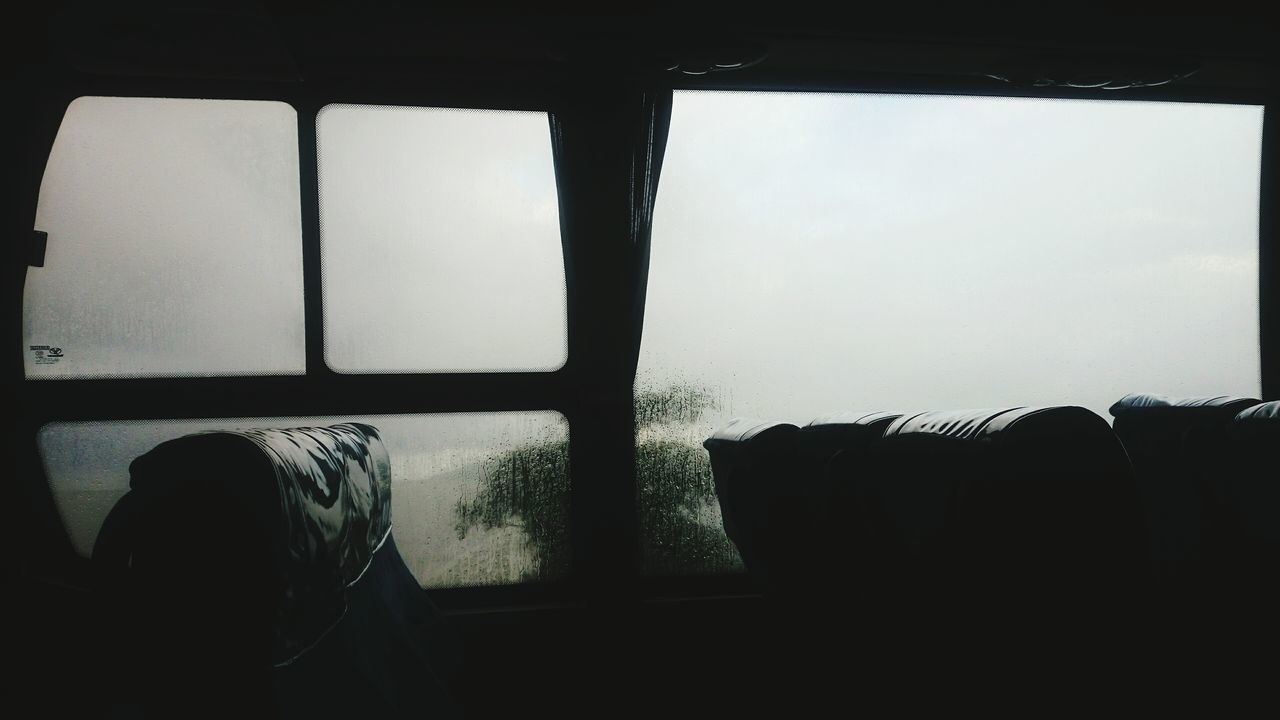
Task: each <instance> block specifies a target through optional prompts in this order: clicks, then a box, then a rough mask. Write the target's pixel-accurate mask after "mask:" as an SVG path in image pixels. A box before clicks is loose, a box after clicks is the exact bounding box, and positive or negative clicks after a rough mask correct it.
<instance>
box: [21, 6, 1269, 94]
mask: <svg viewBox="0 0 1280 720" xmlns="http://www.w3.org/2000/svg"><path fill="white" fill-rule="evenodd" d="M465 7H466V8H468V9H466V10H458V9H455V8H450V7H448V6H447V5H437V6H431V8H432V9H423V8H422V6H421V5H420V4H419V5H414V4H410V3H397V2H372V3H369V2H365V3H354V2H348V3H327V4H318V5H307V4H302V3H284V2H230V3H225V2H224V3H210V2H204V3H200V2H177V3H168V4H166V5H164V6H163V7H148V6H147V5H143V4H137V3H132V4H130V3H124V4H119V3H117V4H114V5H112V6H111V7H110V8H105V7H103V6H102V5H101V4H99V3H83V2H76V3H61V4H58V3H55V4H53V6H51V7H49V8H46V9H45V11H44V13H43V15H42V16H39V15H38V16H36V17H33V18H32V19H31V20H29V21H28V23H27V24H25V25H21V26H20V27H13V26H11V30H17V31H18V32H19V33H20V34H21V35H22V36H23V39H24V41H25V45H26V49H25V50H24V51H23V53H24V58H25V59H26V60H28V61H34V62H35V63H37V64H39V65H42V66H44V67H47V68H52V69H53V71H54V72H58V73H66V74H68V75H77V74H79V75H85V76H104V75H105V76H119V77H139V78H171V79H172V78H189V79H200V80H233V81H249V82H258V83H263V82H265V83H276V82H280V83H296V82H307V83H325V82H360V83H365V82H367V83H406V82H408V83H413V82H433V81H439V80H441V79H450V80H452V81H455V82H457V81H460V80H466V81H478V82H486V81H489V80H492V81H493V82H497V83H499V84H501V83H504V82H505V83H524V82H552V83H554V82H557V81H560V80H564V79H571V78H574V77H595V78H598V77H602V76H607V75H609V74H611V73H626V72H654V73H660V74H661V73H666V74H669V75H670V76H671V77H672V78H673V79H674V81H675V82H676V84H677V85H687V86H698V85H718V86H723V85H734V86H741V87H850V88H855V87H902V88H912V87H919V88H921V89H940V90H943V91H945V90H956V91H978V92H1000V91H1001V89H1008V88H1015V89H1016V88H1032V87H1037V86H1075V87H1086V88H1094V87H1098V86H1100V85H1103V84H1107V83H1109V84H1110V85H1111V86H1113V87H1115V86H1120V87H1129V86H1145V85H1153V84H1164V83H1168V82H1169V81H1171V80H1176V82H1174V83H1172V85H1171V86H1170V87H1169V88H1166V90H1172V88H1173V87H1176V88H1177V89H1178V92H1185V93H1187V94H1189V95H1207V96H1210V97H1212V96H1214V95H1223V96H1231V95H1239V94H1242V93H1243V94H1246V95H1248V94H1263V93H1267V92H1269V91H1270V90H1272V89H1274V88H1276V87H1277V84H1278V82H1280V72H1278V70H1277V67H1278V65H1280V53H1278V52H1277V48H1278V47H1280V43H1277V39H1278V35H1280V33H1278V32H1277V25H1276V23H1275V22H1268V21H1259V20H1254V19H1239V18H1235V19H1232V18H1189V17H1181V18H1171V17H1165V18H1142V17H1117V16H1099V15H1084V14H1082V15H1081V16H1079V17H1077V18H1072V19H1062V18H1057V19H1054V20H1052V21H1046V20H1031V19H1017V18H1011V17H1005V18H1003V19H1000V20H998V21H996V20H991V19H983V18H973V17H940V18H931V19H923V18H913V19H898V20H895V21H889V20H883V19H876V18H862V17H859V16H857V15H852V14H843V15H837V14H828V15H812V16H807V15H803V14H801V13H800V12H798V11H789V10H787V9H774V10H772V11H771V12H758V13H753V12H750V11H746V10H737V11H735V12H732V13H725V14H721V15H709V14H698V13H690V12H681V13H676V12H663V11H659V10H654V11H650V12H643V13H640V12H637V13H632V14H622V13H604V12H598V13H594V14H581V13H574V12H568V11H564V10H559V9H557V8H556V7H555V6H544V8H543V9H541V10H539V11H532V10H530V9H529V6H528V5H527V4H525V5H517V4H515V3H509V4H500V3H490V4H487V5H483V4H474V3H473V4H468V5H466V6H465ZM477 8H480V9H477ZM738 65H742V66H745V67H739V68H736V69H732V70H731V69H730V68H729V67H720V66H738Z"/></svg>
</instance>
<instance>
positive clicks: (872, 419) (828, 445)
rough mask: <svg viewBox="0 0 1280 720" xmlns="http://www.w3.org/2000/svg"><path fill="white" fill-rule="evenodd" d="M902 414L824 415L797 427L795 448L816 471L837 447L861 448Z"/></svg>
mask: <svg viewBox="0 0 1280 720" xmlns="http://www.w3.org/2000/svg"><path fill="white" fill-rule="evenodd" d="M900 417H902V413H891V412H873V413H865V412H842V413H833V414H831V415H824V416H822V417H820V418H817V419H816V420H814V421H813V422H810V423H809V424H808V425H806V426H804V427H802V428H800V432H799V433H798V434H797V436H796V443H797V449H798V451H799V453H800V456H801V459H802V460H803V461H804V462H805V463H806V464H807V466H808V468H809V469H810V470H811V471H813V472H816V471H817V470H818V469H819V468H821V467H822V466H823V465H824V464H825V463H826V462H827V461H829V460H830V459H831V457H832V456H833V455H835V454H836V453H837V452H839V451H841V450H850V449H858V448H864V447H866V446H867V445H869V444H870V443H872V442H875V441H876V440H878V439H879V438H880V437H881V436H882V435H884V431H885V428H887V427H889V424H890V423H892V422H893V421H894V420H897V419H898V418H900Z"/></svg>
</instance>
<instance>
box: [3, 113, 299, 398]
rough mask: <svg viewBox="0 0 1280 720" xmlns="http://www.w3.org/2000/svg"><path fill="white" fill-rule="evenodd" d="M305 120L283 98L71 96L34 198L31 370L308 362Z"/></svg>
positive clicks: (26, 305) (90, 372)
mask: <svg viewBox="0 0 1280 720" xmlns="http://www.w3.org/2000/svg"><path fill="white" fill-rule="evenodd" d="M297 123H298V121H297V115H296V113H295V112H294V110H293V108H292V107H290V106H289V105H286V104H284V103H278V102H250V101H238V100H178V99H151V98H115V97H83V98H79V99H77V100H76V101H75V102H73V103H71V105H70V106H69V107H68V108H67V112H66V116H65V118H64V119H63V122H62V127H61V128H60V130H59V132H58V137H57V140H56V141H55V143H54V146H53V150H52V152H51V154H50V156H49V162H48V166H47V168H46V170H45V175H44V182H43V184H42V185H41V188H40V203H39V207H38V209H37V211H36V228H37V229H39V230H43V231H45V232H47V233H48V234H49V240H48V250H47V253H46V255H45V265H44V267H33V268H30V269H29V270H28V271H27V282H26V290H25V297H24V302H23V353H24V354H25V357H26V375H27V377H29V378H73V377H111V376H116V377H141V376H192V375H230V374H247V373H253V374H296V373H301V372H304V371H305V369H306V359H305V356H304V344H305V343H304V324H303V309H302V305H303V303H302V224H301V205H300V201H299V189H298V188H299V181H298V130H297V127H298V125H297Z"/></svg>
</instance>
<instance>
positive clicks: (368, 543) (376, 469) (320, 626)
mask: <svg viewBox="0 0 1280 720" xmlns="http://www.w3.org/2000/svg"><path fill="white" fill-rule="evenodd" d="M129 470H130V474H131V476H132V479H131V482H130V486H131V487H132V489H133V493H134V494H137V495H138V497H139V498H140V499H141V500H142V501H143V502H148V503H149V504H150V505H151V507H153V508H154V510H155V511H156V512H157V513H166V514H173V515H176V516H177V517H178V518H179V519H180V518H182V517H188V518H191V519H193V521H195V522H193V524H194V525H195V526H196V527H202V528H205V529H206V530H208V529H209V527H208V526H211V525H213V526H214V527H213V528H212V530H211V531H213V532H217V531H218V528H217V527H216V524H217V523H218V522H219V519H220V518H221V517H223V515H222V508H223V507H225V506H226V504H227V503H232V504H234V505H236V506H238V507H242V508H244V509H246V510H248V512H249V515H250V516H251V517H256V518H259V519H261V521H262V525H263V528H264V530H265V531H266V532H265V534H264V537H272V536H274V538H275V540H274V541H273V542H274V546H273V547H267V548H262V549H261V551H262V553H263V554H264V555H269V556H272V557H274V558H275V561H274V562H275V565H276V572H277V573H278V575H279V581H280V583H281V588H282V591H281V593H280V599H279V606H278V610H277V613H276V623H275V625H276V626H275V639H274V642H273V651H272V655H273V659H274V661H275V662H277V663H282V662H288V661H291V660H292V659H293V658H295V657H296V656H297V655H298V654H299V653H301V652H303V651H305V650H306V648H307V647H309V646H310V645H311V644H313V643H314V642H316V641H317V640H318V639H319V638H320V637H321V636H322V635H323V634H324V633H325V632H327V631H328V630H329V628H331V627H332V626H333V625H334V624H335V623H337V622H338V620H340V619H341V618H342V616H343V614H345V612H346V607H347V605H346V594H347V588H348V586H350V585H352V584H354V583H355V582H356V581H357V580H358V579H359V578H360V577H361V576H362V575H363V574H364V572H365V570H366V569H367V568H368V567H369V564H370V563H371V562H372V560H373V555H374V553H375V552H376V551H377V550H378V548H380V547H381V546H382V544H383V543H384V542H385V541H386V539H387V537H388V536H389V535H390V532H391V463H390V459H389V456H388V454H387V450H386V447H385V446H384V445H383V444H382V439H381V437H380V436H379V434H378V431H377V429H376V428H374V427H372V426H369V425H364V424H360V423H345V424H341V425H333V426H329V427H306V428H292V429H269V430H236V431H212V432H206V433H198V434H195V435H187V436H185V437H181V438H177V439H175V440H170V441H168V442H165V443H161V444H160V445H158V446H156V447H155V448H153V449H152V450H151V451H150V452H148V453H146V454H145V455H142V456H141V457H139V458H137V459H136V460H134V461H133V463H132V464H131V465H130V467H129ZM170 525H172V522H170ZM226 530H227V532H241V533H243V530H239V531H238V530H237V529H236V528H227V529H226ZM251 550H253V549H251ZM143 551H144V552H145V551H146V549H145V548H143ZM253 551H255V552H256V550H253ZM135 552H136V550H135ZM216 561H217V562H218V564H219V565H221V566H225V567H232V568H234V567H235V565H236V558H216ZM226 580H227V581H229V582H235V578H226Z"/></svg>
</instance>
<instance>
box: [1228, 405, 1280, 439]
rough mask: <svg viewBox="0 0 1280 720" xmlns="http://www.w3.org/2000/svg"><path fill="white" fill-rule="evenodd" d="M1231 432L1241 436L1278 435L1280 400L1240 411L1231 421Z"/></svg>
mask: <svg viewBox="0 0 1280 720" xmlns="http://www.w3.org/2000/svg"><path fill="white" fill-rule="evenodd" d="M1231 431H1232V432H1233V433H1237V434H1241V435H1249V434H1268V435H1271V434H1275V433H1280V400H1273V401H1271V402H1265V403H1260V404H1258V405H1254V406H1253V407H1250V408H1246V409H1244V410H1241V411H1240V412H1239V413H1237V414H1236V416H1235V417H1234V418H1232V419H1231Z"/></svg>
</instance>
